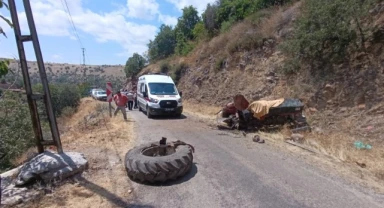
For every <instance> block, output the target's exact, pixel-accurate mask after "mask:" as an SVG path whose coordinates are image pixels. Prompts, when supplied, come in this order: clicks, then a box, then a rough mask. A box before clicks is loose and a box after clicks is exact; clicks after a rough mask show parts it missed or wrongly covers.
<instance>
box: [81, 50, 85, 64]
mask: <svg viewBox="0 0 384 208" xmlns="http://www.w3.org/2000/svg"><path fill="white" fill-rule="evenodd" d="M81 49H82V50H83V65H84V66H85V48H81Z"/></svg>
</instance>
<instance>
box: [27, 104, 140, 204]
mask: <svg viewBox="0 0 384 208" xmlns="http://www.w3.org/2000/svg"><path fill="white" fill-rule="evenodd" d="M107 106H108V105H107V103H102V102H97V101H95V100H92V99H90V98H85V99H83V100H82V102H81V105H80V107H79V111H78V112H77V113H75V114H74V115H73V116H72V117H71V118H66V119H63V120H61V121H60V122H59V123H60V127H61V128H60V131H61V135H62V136H61V137H62V143H63V147H64V151H75V152H80V153H83V154H84V155H85V157H86V159H87V160H88V162H89V167H88V169H87V170H86V171H85V172H84V173H83V174H82V175H81V176H77V177H75V178H73V179H71V180H68V181H65V182H64V183H63V184H59V185H53V186H52V187H48V188H47V190H46V192H47V194H46V195H45V196H43V197H42V198H40V199H38V200H36V201H34V202H33V203H32V204H29V205H28V207H47V208H54V207H73V208H77V207H84V208H86V207H127V206H129V205H130V204H129V201H130V198H131V197H130V194H131V188H130V187H131V185H130V182H129V180H128V177H127V176H126V172H125V169H124V162H123V161H124V156H125V153H126V152H127V151H128V149H129V148H130V146H131V142H132V139H133V138H134V132H133V121H128V122H124V120H123V117H122V115H121V114H119V115H118V116H117V117H115V118H110V117H109V113H108V107H107ZM128 116H129V113H128ZM24 207H25V205H24Z"/></svg>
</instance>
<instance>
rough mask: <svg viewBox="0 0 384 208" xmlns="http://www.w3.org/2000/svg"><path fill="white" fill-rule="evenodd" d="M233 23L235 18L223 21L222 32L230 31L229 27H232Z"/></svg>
mask: <svg viewBox="0 0 384 208" xmlns="http://www.w3.org/2000/svg"><path fill="white" fill-rule="evenodd" d="M233 23H235V20H234V19H230V20H228V21H225V22H223V23H221V27H220V32H221V33H225V32H227V31H229V29H230V28H231V26H232V25H233Z"/></svg>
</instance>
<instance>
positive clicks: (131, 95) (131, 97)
mask: <svg viewBox="0 0 384 208" xmlns="http://www.w3.org/2000/svg"><path fill="white" fill-rule="evenodd" d="M127 97H128V109H129V110H132V107H133V100H134V99H133V92H132V91H129V92H128V93H127Z"/></svg>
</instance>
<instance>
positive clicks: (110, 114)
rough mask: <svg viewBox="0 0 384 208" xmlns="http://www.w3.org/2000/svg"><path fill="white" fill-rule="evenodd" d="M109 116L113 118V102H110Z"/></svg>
mask: <svg viewBox="0 0 384 208" xmlns="http://www.w3.org/2000/svg"><path fill="white" fill-rule="evenodd" d="M109 117H111V118H112V104H111V102H109Z"/></svg>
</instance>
